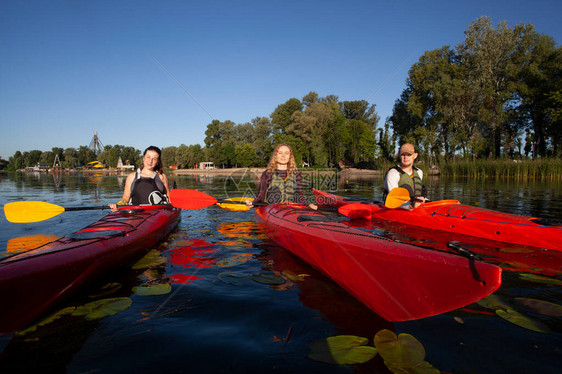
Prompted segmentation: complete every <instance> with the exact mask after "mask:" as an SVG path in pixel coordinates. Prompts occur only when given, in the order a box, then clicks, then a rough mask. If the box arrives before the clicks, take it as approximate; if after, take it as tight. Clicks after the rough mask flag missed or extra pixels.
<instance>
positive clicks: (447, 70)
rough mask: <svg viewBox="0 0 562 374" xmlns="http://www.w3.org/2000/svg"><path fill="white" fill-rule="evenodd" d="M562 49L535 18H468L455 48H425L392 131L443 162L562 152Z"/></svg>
mask: <svg viewBox="0 0 562 374" xmlns="http://www.w3.org/2000/svg"><path fill="white" fill-rule="evenodd" d="M561 73H562V51H561V49H560V47H559V46H558V45H557V44H556V42H555V41H554V39H553V38H552V37H550V36H548V35H544V34H540V33H538V32H537V31H536V30H535V28H534V26H533V25H531V24H529V25H523V24H520V25H517V26H515V27H513V28H512V27H508V26H507V24H506V23H505V22H501V23H499V24H498V25H497V27H495V28H494V27H493V26H492V24H491V21H490V19H489V18H488V17H481V18H479V19H477V20H476V21H475V22H474V23H472V24H471V25H469V27H468V28H467V30H466V31H465V40H464V42H462V43H460V44H459V45H458V46H456V47H455V48H451V47H449V46H444V47H442V48H439V49H435V50H432V51H428V52H425V53H424V55H423V56H421V57H420V59H419V61H418V62H417V63H415V64H414V65H413V66H412V67H411V69H410V71H409V74H408V78H407V82H406V88H405V89H404V90H403V92H402V94H401V96H400V98H399V99H398V100H397V101H396V103H395V105H394V109H393V114H392V116H391V118H390V122H391V123H392V128H393V130H394V135H395V136H397V137H398V138H400V139H402V140H405V141H409V142H412V143H414V144H417V145H419V146H420V147H421V148H422V150H423V151H424V153H425V154H426V155H427V157H428V158H431V159H432V160H434V161H436V162H438V161H439V160H444V161H448V160H450V159H453V158H456V157H462V158H465V159H466V158H471V159H473V160H474V159H485V158H488V159H498V158H502V157H504V158H515V157H521V156H523V155H524V156H525V157H532V158H537V157H541V158H543V157H547V156H551V157H552V156H554V157H560V154H561V151H562V150H561V147H560V142H561V140H562V123H561V121H562V105H561V104H562V79H561V78H562V76H561Z"/></svg>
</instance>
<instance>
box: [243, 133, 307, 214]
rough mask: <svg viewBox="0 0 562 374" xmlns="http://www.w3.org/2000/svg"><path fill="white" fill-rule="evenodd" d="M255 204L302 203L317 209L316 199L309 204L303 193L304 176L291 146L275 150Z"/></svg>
mask: <svg viewBox="0 0 562 374" xmlns="http://www.w3.org/2000/svg"><path fill="white" fill-rule="evenodd" d="M254 203H267V204H276V203H300V204H304V205H308V206H309V207H310V208H312V209H317V206H316V201H315V199H314V203H310V204H309V203H308V202H307V198H306V197H305V196H304V195H303V193H302V176H301V173H300V172H299V171H298V169H297V164H296V162H295V156H294V155H293V150H292V149H291V147H289V145H287V144H279V145H278V146H277V147H275V149H274V150H273V154H272V155H271V159H270V160H269V164H268V165H267V169H266V170H265V171H264V172H263V173H262V175H261V177H260V187H259V190H258V196H257V197H256V199H255V200H254ZM248 205H250V206H252V205H253V204H252V203H248Z"/></svg>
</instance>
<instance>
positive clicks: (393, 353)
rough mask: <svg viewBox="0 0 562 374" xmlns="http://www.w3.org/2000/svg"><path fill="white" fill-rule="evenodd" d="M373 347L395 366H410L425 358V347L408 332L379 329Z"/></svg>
mask: <svg viewBox="0 0 562 374" xmlns="http://www.w3.org/2000/svg"><path fill="white" fill-rule="evenodd" d="M375 347H377V349H378V350H379V354H380V355H381V357H382V358H383V359H384V360H385V361H386V362H389V363H390V364H392V366H395V367H405V368H412V367H414V366H416V365H417V364H419V363H420V362H422V361H423V360H424V359H425V348H424V347H423V345H422V344H421V343H420V342H419V341H418V340H417V339H416V338H414V337H413V336H412V335H410V334H400V335H399V336H396V334H395V333H394V332H392V331H390V330H386V329H385V330H381V331H379V332H378V333H377V334H376V335H375Z"/></svg>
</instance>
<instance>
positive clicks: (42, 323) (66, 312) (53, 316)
mask: <svg viewBox="0 0 562 374" xmlns="http://www.w3.org/2000/svg"><path fill="white" fill-rule="evenodd" d="M75 309H76V307H74V306H69V307H66V308H64V309H61V310H59V311H58V312H56V313H53V314H51V315H50V316H48V317H45V318H43V319H42V320H41V321H39V322H37V323H35V324H33V325H31V326H29V327H28V328H26V329H25V330H20V331H18V332H16V335H25V334H27V333H30V332H33V331H35V330H37V328H38V327H41V326H45V325H47V324H49V323H51V322H54V321H56V320H57V319H59V318H61V317H63V316H66V315H69V314H71V313H72V312H74V310H75Z"/></svg>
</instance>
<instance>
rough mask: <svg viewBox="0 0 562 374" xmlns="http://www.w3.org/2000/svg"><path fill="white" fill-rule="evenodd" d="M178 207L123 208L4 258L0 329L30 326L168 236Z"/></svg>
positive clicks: (0, 274)
mask: <svg viewBox="0 0 562 374" xmlns="http://www.w3.org/2000/svg"><path fill="white" fill-rule="evenodd" d="M179 219H180V210H178V209H175V208H173V207H171V206H170V207H168V206H142V207H134V206H133V207H131V206H127V207H121V208H120V210H119V211H118V212H115V213H110V214H108V215H107V216H105V217H104V218H102V219H101V220H99V221H97V222H95V223H93V224H91V225H89V226H87V227H85V228H83V229H81V230H79V231H77V232H75V233H74V234H71V235H69V236H67V237H64V238H60V239H58V240H55V241H53V242H51V243H48V244H45V245H42V246H41V247H39V248H36V249H33V250H30V251H28V252H24V253H21V254H17V255H14V256H11V257H7V258H4V259H2V260H1V261H0V295H1V298H2V304H1V306H0V333H6V332H12V331H16V330H19V329H22V328H24V327H26V326H27V325H28V324H30V323H31V322H33V321H34V320H36V319H37V318H38V317H40V316H41V315H43V314H44V313H45V312H47V311H49V310H51V309H52V308H53V307H54V306H55V305H57V304H58V303H60V302H61V301H63V300H65V299H67V298H68V297H70V296H71V295H73V294H75V293H76V292H77V291H79V290H81V289H82V288H84V287H85V286H86V285H88V284H89V283H91V282H92V281H93V280H95V279H97V278H98V277H100V276H102V275H103V274H105V273H107V272H108V271H109V270H111V269H114V268H116V267H118V266H120V265H127V264H129V263H130V262H131V261H133V260H135V259H136V258H138V257H139V256H140V255H142V254H144V253H145V252H146V251H147V250H148V249H150V248H151V247H152V246H154V245H156V244H157V243H158V242H159V241H161V240H162V239H163V238H165V237H166V236H167V235H168V234H169V233H170V232H171V231H172V230H173V229H174V227H175V226H176V225H177V223H178V222H179Z"/></svg>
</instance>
